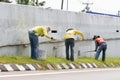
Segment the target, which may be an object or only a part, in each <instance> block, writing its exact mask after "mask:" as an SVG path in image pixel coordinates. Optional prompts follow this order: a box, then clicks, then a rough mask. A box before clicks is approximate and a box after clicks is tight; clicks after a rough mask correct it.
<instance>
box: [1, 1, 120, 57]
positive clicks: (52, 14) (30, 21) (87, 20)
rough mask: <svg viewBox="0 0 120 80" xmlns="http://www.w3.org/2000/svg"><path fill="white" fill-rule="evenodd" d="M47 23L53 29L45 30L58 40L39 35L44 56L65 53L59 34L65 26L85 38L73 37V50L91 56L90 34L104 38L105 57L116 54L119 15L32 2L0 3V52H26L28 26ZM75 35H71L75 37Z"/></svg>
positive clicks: (119, 35) (27, 52)
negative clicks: (72, 9)
mask: <svg viewBox="0 0 120 80" xmlns="http://www.w3.org/2000/svg"><path fill="white" fill-rule="evenodd" d="M38 25H48V26H51V28H52V29H53V30H57V33H49V34H50V35H51V36H53V37H54V38H56V39H57V40H58V41H56V42H51V41H50V40H48V39H47V38H41V37H40V38H39V41H40V49H42V50H46V52H47V55H48V56H53V55H54V56H57V57H65V47H64V40H63V36H64V33H65V30H66V29H67V28H71V27H73V28H76V29H78V30H80V31H82V32H83V33H84V35H85V38H86V40H85V41H80V40H78V41H76V45H75V54H76V55H78V53H79V56H80V57H83V56H87V57H91V56H92V57H93V56H94V55H93V54H94V53H93V52H87V53H84V52H85V51H89V50H93V49H94V42H93V41H92V40H91V39H92V37H93V35H100V36H101V37H103V38H105V39H106V40H107V44H108V49H107V56H108V57H120V54H119V52H120V49H119V45H120V32H116V30H120V18H119V17H114V16H107V15H97V14H89V13H77V12H70V11H61V10H53V9H44V8H40V7H35V6H26V5H15V4H5V3H0V34H1V35H0V36H1V38H0V56H8V55H9V56H30V47H29V39H28V30H29V29H30V28H32V27H34V26H38ZM78 38H79V37H78V36H77V37H76V38H75V39H76V40H77V39H78Z"/></svg>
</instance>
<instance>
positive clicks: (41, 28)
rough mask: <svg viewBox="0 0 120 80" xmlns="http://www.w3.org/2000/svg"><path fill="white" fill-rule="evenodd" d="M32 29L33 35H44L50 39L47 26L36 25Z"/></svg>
mask: <svg viewBox="0 0 120 80" xmlns="http://www.w3.org/2000/svg"><path fill="white" fill-rule="evenodd" d="M32 30H34V31H35V35H37V36H45V37H47V38H48V39H51V36H49V35H48V33H47V28H46V27H44V26H36V27H34V28H32Z"/></svg>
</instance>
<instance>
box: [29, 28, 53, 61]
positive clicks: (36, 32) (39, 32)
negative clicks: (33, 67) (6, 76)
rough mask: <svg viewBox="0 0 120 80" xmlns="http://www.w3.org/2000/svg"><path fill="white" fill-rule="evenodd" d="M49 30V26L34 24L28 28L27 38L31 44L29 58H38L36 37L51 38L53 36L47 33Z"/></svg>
mask: <svg viewBox="0 0 120 80" xmlns="http://www.w3.org/2000/svg"><path fill="white" fill-rule="evenodd" d="M49 31H50V27H45V26H36V27H34V28H32V29H30V30H29V31H28V32H29V40H30V46H31V58H32V59H35V60H38V59H39V40H38V37H39V36H41V37H44V36H45V37H46V38H48V39H53V37H51V36H49V35H48V32H49Z"/></svg>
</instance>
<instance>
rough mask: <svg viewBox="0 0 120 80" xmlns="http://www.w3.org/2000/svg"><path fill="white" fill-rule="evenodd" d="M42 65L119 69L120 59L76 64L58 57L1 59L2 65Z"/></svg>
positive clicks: (86, 61)
mask: <svg viewBox="0 0 120 80" xmlns="http://www.w3.org/2000/svg"><path fill="white" fill-rule="evenodd" d="M8 63H9V64H40V65H42V66H45V65H46V64H48V63H50V64H62V63H66V64H68V63H79V64H81V63H95V64H96V65H98V66H99V67H104V66H105V65H107V67H119V66H120V59H119V58H107V60H106V62H102V61H101V60H94V58H86V57H84V58H78V59H76V60H75V61H74V62H71V61H68V60H66V59H65V58H56V57H47V59H46V60H33V59H31V58H29V57H20V56H16V57H12V56H4V57H0V64H8ZM113 64H114V65H113Z"/></svg>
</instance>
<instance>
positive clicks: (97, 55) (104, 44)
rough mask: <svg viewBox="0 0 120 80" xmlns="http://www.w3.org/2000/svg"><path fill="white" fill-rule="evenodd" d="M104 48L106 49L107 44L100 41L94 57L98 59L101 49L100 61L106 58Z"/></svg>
mask: <svg viewBox="0 0 120 80" xmlns="http://www.w3.org/2000/svg"><path fill="white" fill-rule="evenodd" d="M106 49H107V44H106V43H102V44H101V45H100V46H99V48H98V50H97V52H96V55H95V59H96V60H98V58H99V55H100V53H101V51H102V61H105V58H106Z"/></svg>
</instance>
